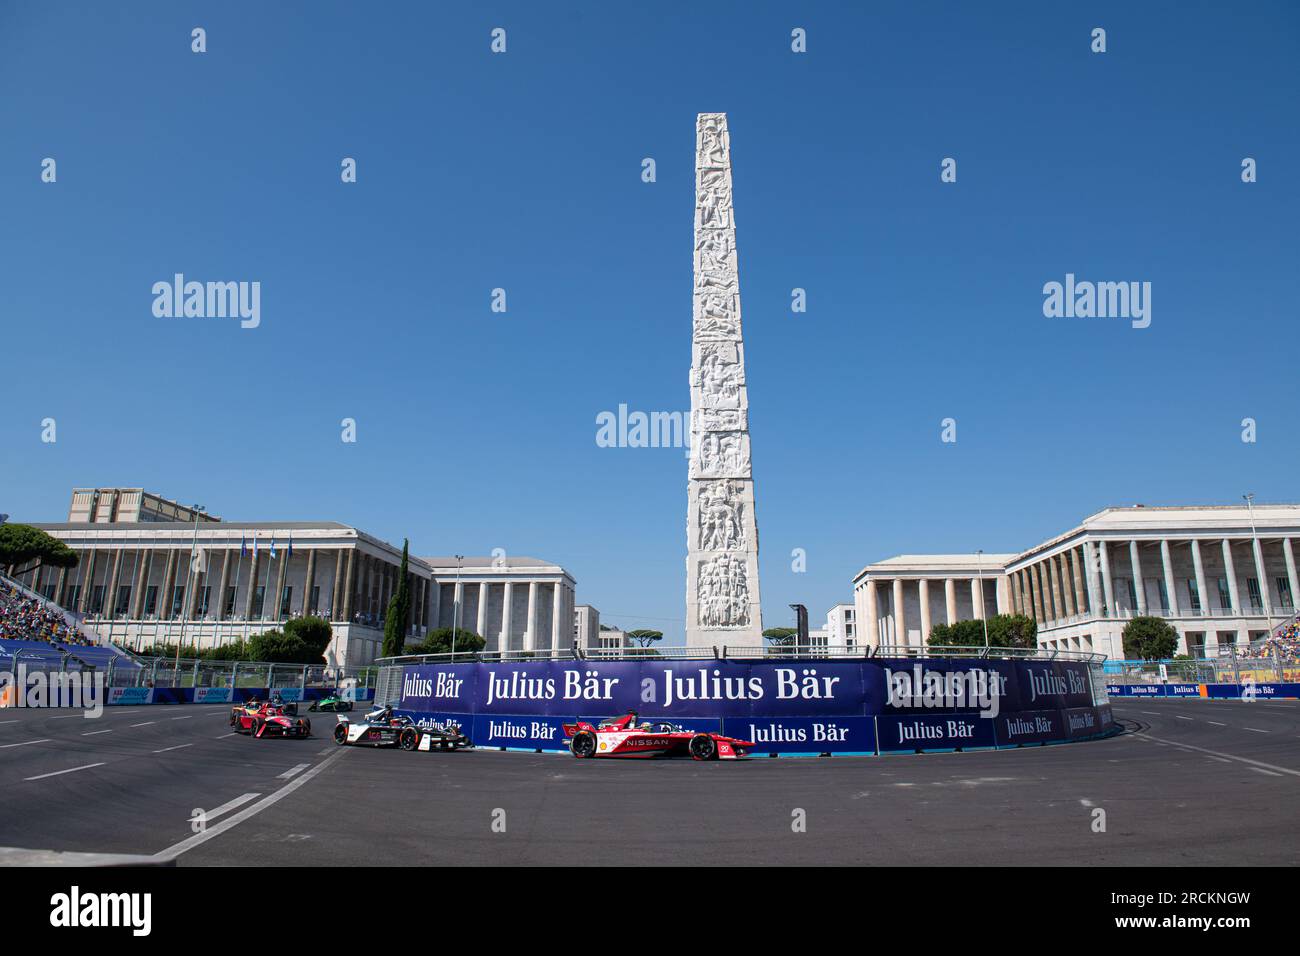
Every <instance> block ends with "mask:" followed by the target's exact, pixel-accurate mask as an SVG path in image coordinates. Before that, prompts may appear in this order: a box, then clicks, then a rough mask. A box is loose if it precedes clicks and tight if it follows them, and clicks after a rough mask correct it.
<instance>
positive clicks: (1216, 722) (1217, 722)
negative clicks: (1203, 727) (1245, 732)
mask: <svg viewBox="0 0 1300 956" xmlns="http://www.w3.org/2000/svg"><path fill="white" fill-rule="evenodd" d="M1210 723H1212V724H1214V726H1216V727H1226V726H1228V725H1227V724H1225V723H1222V722H1221V721H1217V720H1211V721H1210Z"/></svg>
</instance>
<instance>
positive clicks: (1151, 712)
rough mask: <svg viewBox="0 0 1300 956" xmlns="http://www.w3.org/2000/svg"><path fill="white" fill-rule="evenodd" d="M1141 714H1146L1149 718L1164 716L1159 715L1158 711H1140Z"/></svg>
mask: <svg viewBox="0 0 1300 956" xmlns="http://www.w3.org/2000/svg"><path fill="white" fill-rule="evenodd" d="M1142 713H1144V714H1147V715H1148V716H1150V717H1162V716H1164V715H1163V714H1161V713H1160V712H1159V711H1157V710H1144V711H1142Z"/></svg>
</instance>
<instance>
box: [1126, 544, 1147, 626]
mask: <svg viewBox="0 0 1300 956" xmlns="http://www.w3.org/2000/svg"><path fill="white" fill-rule="evenodd" d="M1128 559H1129V563H1130V564H1132V566H1133V596H1134V597H1136V598H1137V612H1138V613H1139V614H1145V613H1146V612H1147V588H1146V582H1145V581H1143V580H1142V555H1140V554H1139V553H1138V543H1137V542H1136V541H1129V543H1128Z"/></svg>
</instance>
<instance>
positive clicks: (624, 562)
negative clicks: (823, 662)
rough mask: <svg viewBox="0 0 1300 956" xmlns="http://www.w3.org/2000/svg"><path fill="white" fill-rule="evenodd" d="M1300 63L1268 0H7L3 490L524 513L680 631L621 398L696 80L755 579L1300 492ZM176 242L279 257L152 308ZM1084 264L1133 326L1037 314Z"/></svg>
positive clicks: (655, 272) (657, 307) (437, 524)
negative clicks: (1147, 512) (720, 182)
mask: <svg viewBox="0 0 1300 956" xmlns="http://www.w3.org/2000/svg"><path fill="white" fill-rule="evenodd" d="M1132 7H1139V8H1140V9H1132ZM195 26H202V27H204V28H205V29H206V30H207V35H208V52H207V53H205V54H201V55H200V54H194V53H192V52H191V51H190V31H191V29H192V28H193V27H195ZM1096 26H1101V27H1104V28H1105V29H1106V30H1107V46H1108V50H1107V52H1106V53H1105V54H1100V55H1098V54H1093V53H1091V52H1090V50H1089V45H1090V37H1089V34H1090V31H1091V29H1092V28H1093V27H1096ZM494 27H503V28H504V29H505V30H506V31H507V34H506V35H507V52H506V53H505V54H503V55H493V54H491V53H490V51H489V41H490V36H489V34H490V31H491V30H492V29H493V28H494ZM795 27H802V28H804V29H806V31H807V36H808V52H807V53H805V54H794V53H792V52H791V50H790V31H791V30H792V29H793V28H795ZM1297 101H1300V13H1297V7H1296V6H1295V5H1294V4H1288V3H1252V4H1249V5H1244V6H1243V5H1232V4H1206V3H1177V4H1175V3H1143V4H1140V5H1132V4H1093V5H1084V4H1042V3H1018V4H1010V3H993V4H969V3H948V4H944V3H938V4H923V5H922V4H913V3H889V4H885V3H880V4H877V3H872V4H833V3H819V4H816V5H815V6H810V7H809V8H808V9H807V10H804V9H801V8H799V7H797V6H795V5H792V4H784V3H781V4H775V3H773V4H761V3H718V4H710V5H708V6H707V8H697V5H687V4H666V5H659V4H653V5H635V4H617V5H609V4H601V5H597V4H591V3H588V4H577V3H558V2H547V3H536V2H530V3H526V4H515V5H475V4H444V3H437V4H434V3H396V2H394V3H381V4H370V5H360V6H359V5H356V4H331V3H316V2H313V3H283V4H263V3H251V2H237V3H224V4H220V5H218V4H200V3H132V4H100V3H59V4H45V3H34V2H14V0H3V2H0V130H3V133H0V321H2V322H3V329H2V339H0V341H2V342H3V345H2V347H0V348H2V350H3V353H4V355H5V358H6V361H5V363H4V367H5V372H6V374H5V384H6V388H5V401H4V403H3V407H2V408H0V447H3V448H4V449H5V461H4V465H3V468H2V469H0V511H5V512H8V513H10V514H11V515H12V516H13V517H14V518H15V519H26V520H59V519H62V518H63V517H64V514H65V512H66V508H67V503H68V494H69V490H70V489H71V488H72V487H73V486H74V485H127V486H145V487H147V488H149V489H151V490H155V491H158V492H161V493H163V494H166V495H169V496H172V497H175V498H178V499H180V500H183V501H187V502H202V503H204V504H206V505H207V506H208V507H209V508H210V509H211V510H213V511H215V512H217V513H218V514H221V515H223V516H225V517H228V518H231V519H245V520H259V519H261V520H271V519H300V520H311V519H333V520H340V521H346V522H349V523H353V524H356V525H358V526H359V527H361V528H363V529H365V530H367V531H369V532H371V533H374V534H377V535H380V536H382V537H385V538H387V539H389V540H393V541H397V542H399V543H400V540H401V538H402V537H404V536H409V537H410V539H411V542H412V548H413V551H414V552H415V553H417V554H451V553H455V552H460V553H467V554H487V553H490V552H491V551H492V549H493V548H504V549H505V550H506V552H507V553H510V554H529V555H535V556H539V557H544V558H548V559H551V560H554V561H557V562H560V563H562V564H563V565H564V566H565V567H567V568H569V569H570V570H571V571H572V572H573V574H574V576H575V577H576V579H577V581H578V600H579V601H581V602H589V603H592V604H595V605H596V606H597V607H598V608H599V609H600V610H601V612H602V619H603V620H605V621H607V622H612V623H615V624H619V625H622V626H624V627H636V626H647V627H657V628H659V629H661V630H664V631H665V632H667V634H668V635H669V637H670V639H671V638H673V637H680V636H681V634H682V631H683V622H682V619H683V617H684V577H685V553H686V540H685V515H686V495H685V490H686V462H685V459H684V456H683V454H682V452H681V450H675V449H667V450H664V449H631V448H623V449H609V448H600V447H597V445H596V442H595V434H596V416H597V415H598V414H599V413H600V412H602V411H606V410H609V411H613V410H616V409H617V408H618V405H619V404H620V403H625V404H627V405H628V406H629V408H631V409H640V410H645V411H656V410H659V411H664V410H667V411H672V410H681V409H685V408H686V407H687V406H688V404H689V394H688V389H687V368H688V366H689V364H690V311H691V228H692V204H693V195H692V161H693V153H692V150H693V145H694V121H695V115H696V113H698V112H701V111H726V112H727V113H728V114H729V117H730V126H731V136H732V162H733V167H734V182H735V201H736V215H737V224H738V247H739V252H740V276H741V291H742V300H743V309H744V322H745V336H746V359H747V364H748V381H749V394H750V425H751V432H752V439H753V448H754V469H755V471H754V473H755V479H756V488H757V517H758V523H759V530H760V535H761V541H762V588H763V598H764V623H765V624H766V625H768V626H772V625H780V624H788V623H790V622H791V613H790V611H789V610H788V608H787V605H788V604H790V603H792V602H802V603H804V604H807V605H808V607H809V609H810V613H811V615H812V619H813V622H814V624H816V623H817V622H818V621H819V620H821V619H822V617H823V616H824V613H825V610H826V608H827V607H829V606H830V605H831V604H833V603H835V602H837V601H841V600H845V601H847V600H851V589H850V581H851V578H852V576H853V574H854V573H855V572H856V571H857V570H858V569H859V568H861V567H862V566H863V565H864V564H866V563H868V562H870V561H875V560H879V559H881V558H884V557H888V556H889V555H892V554H896V553H900V552H925V551H973V550H975V549H977V548H983V549H984V550H986V551H1014V550H1019V549H1021V548H1024V547H1027V546H1029V545H1031V544H1034V543H1036V542H1037V541H1039V540H1041V539H1043V538H1045V537H1047V536H1050V535H1053V534H1055V533H1059V532H1060V531H1063V530H1066V529H1067V528H1068V527H1070V526H1072V525H1073V524H1075V523H1076V522H1077V521H1078V520H1080V519H1081V518H1083V517H1084V516H1086V515H1088V514H1090V513H1092V512H1094V511H1096V510H1099V509H1101V508H1103V507H1106V506H1107V505H1112V504H1132V503H1135V502H1144V503H1147V504H1179V503H1201V502H1231V501H1237V500H1239V496H1240V495H1241V494H1242V493H1243V492H1245V491H1252V492H1255V493H1256V494H1257V495H1258V500H1260V501H1287V500H1289V501H1294V500H1296V499H1297V498H1300V493H1298V492H1297V488H1296V481H1295V476H1296V473H1297V468H1298V467H1300V422H1298V421H1297V415H1296V408H1297V389H1296V381H1297V377H1296V374H1295V371H1294V363H1295V361H1296V356H1297V355H1298V354H1300V332H1298V331H1297V324H1296V321H1297V312H1296V304H1297V302H1298V301H1300V281H1298V280H1297V270H1296V264H1297V262H1300V239H1297V229H1296V223H1297V222H1300V187H1298V186H1297V175H1296V172H1295V168H1294V165H1295V160H1296V157H1297V156H1298V155H1300V143H1298V142H1297V139H1298V138H1300V134H1298V133H1297V126H1296V123H1295V116H1296V113H1295V104H1296V102H1297ZM345 156H347V157H354V158H355V159H356V160H357V163H358V182H357V183H355V184H346V185H345V184H343V183H341V182H340V177H339V171H340V161H341V160H342V158H343V157H345ZM948 156H951V157H954V158H955V159H956V160H957V162H958V181H957V182H956V183H955V184H942V183H940V181H939V164H940V161H941V159H943V158H944V157H948ZM1247 156H1249V157H1254V158H1255V159H1256V160H1257V161H1258V169H1259V181H1258V182H1256V183H1254V184H1249V185H1247V184H1243V183H1242V182H1241V179H1240V164H1241V160H1242V158H1243V157H1247ZM45 157H53V158H55V159H56V160H57V163H58V181H57V183H54V184H46V183H42V182H41V181H40V163H41V160H42V159H43V158H45ZM644 157H653V158H654V159H655V160H656V163H657V174H658V181H657V182H655V183H653V184H647V183H643V182H642V181H641V177H640V173H641V161H642V159H643V158H644ZM176 272H183V273H185V275H186V276H187V278H192V279H199V280H247V281H252V280H257V281H260V282H261V284H262V321H261V326H260V327H259V328H257V329H251V330H243V329H240V328H239V326H238V323H237V322H234V321H231V320H220V319H160V318H156V317H155V316H154V315H153V312H152V302H153V297H152V295H151V292H150V289H151V287H152V285H153V283H154V282H157V281H160V280H170V278H171V276H172V275H173V274H174V273H176ZM1067 272H1072V273H1075V274H1076V275H1077V276H1078V277H1079V278H1081V279H1093V280H1098V281H1103V280H1104V281H1149V282H1151V283H1152V323H1151V326H1150V328H1147V329H1143V330H1136V329H1133V328H1131V327H1130V325H1129V323H1128V322H1127V321H1124V320H1119V319H1048V318H1045V317H1044V315H1043V312H1042V303H1043V295H1042V287H1043V284H1044V283H1046V282H1049V281H1052V280H1056V281H1062V280H1063V279H1064V277H1065V274H1066V273H1067ZM497 287H501V288H504V289H505V290H506V292H507V304H508V312H507V313H506V314H504V315H501V314H494V313H492V312H491V311H490V309H489V302H490V299H489V297H490V292H491V290H492V289H493V288H497ZM794 287H801V288H804V289H806V290H807V296H808V311H807V312H806V313H805V314H793V313H792V312H791V311H790V294H791V289H792V288H794ZM46 417H53V418H55V419H56V421H57V423H58V441H57V442H56V443H55V444H43V443H42V442H41V441H40V434H41V427H40V422H41V420H42V419H43V418H46ZM345 417H351V418H354V419H356V421H357V428H358V441H357V442H356V443H355V444H344V443H343V442H341V441H340V425H339V423H340V420H341V419H343V418H345ZM946 417H952V418H955V419H956V420H957V437H958V440H957V442H956V443H955V444H945V443H942V442H941V441H940V422H941V420H942V419H944V418H946ZM1245 417H1252V418H1254V419H1256V420H1257V422H1258V440H1257V441H1256V442H1255V443H1253V444H1248V443H1243V442H1242V440H1241V425H1240V423H1241V420H1242V419H1243V418H1245ZM795 548H802V549H804V550H805V551H806V553H807V571H806V572H805V573H794V572H792V570H791V552H792V550H793V549H795Z"/></svg>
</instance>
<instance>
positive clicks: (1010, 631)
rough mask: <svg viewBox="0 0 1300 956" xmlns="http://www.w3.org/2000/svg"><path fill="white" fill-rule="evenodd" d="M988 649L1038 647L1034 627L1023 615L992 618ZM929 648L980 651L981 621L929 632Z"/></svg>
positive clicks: (981, 640)
mask: <svg viewBox="0 0 1300 956" xmlns="http://www.w3.org/2000/svg"><path fill="white" fill-rule="evenodd" d="M988 623H989V647H1028V648H1033V647H1037V646H1038V625H1037V624H1036V623H1034V621H1033V619H1031V618H1028V617H1026V616H1025V615H1023V614H995V615H993V616H992V617H991V618H989V622H988ZM926 643H927V644H929V645H930V646H931V647H983V646H984V623H983V622H982V621H978V620H975V621H956V622H954V623H952V624H936V625H934V627H932V628H930V636H929V638H928V639H927V640H926Z"/></svg>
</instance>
